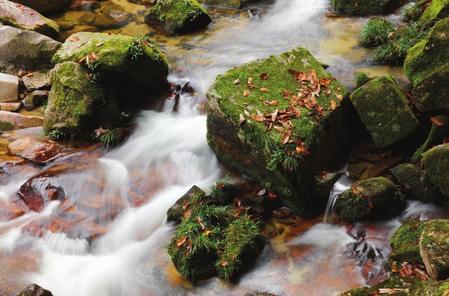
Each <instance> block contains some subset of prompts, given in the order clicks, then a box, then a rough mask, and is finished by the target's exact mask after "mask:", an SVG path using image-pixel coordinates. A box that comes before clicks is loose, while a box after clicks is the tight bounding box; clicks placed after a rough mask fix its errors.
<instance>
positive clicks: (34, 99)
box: [22, 90, 48, 111]
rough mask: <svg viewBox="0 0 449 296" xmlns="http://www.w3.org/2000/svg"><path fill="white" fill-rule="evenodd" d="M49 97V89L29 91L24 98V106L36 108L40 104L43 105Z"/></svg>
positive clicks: (27, 108)
mask: <svg viewBox="0 0 449 296" xmlns="http://www.w3.org/2000/svg"><path fill="white" fill-rule="evenodd" d="M47 99H48V91H46V90H35V91H33V92H31V93H29V94H28V95H27V96H26V97H25V99H23V100H22V104H23V107H24V108H25V109H26V110H28V111H31V110H34V109H36V108H37V107H39V106H42V105H43V104H44V103H45V102H46V101H47Z"/></svg>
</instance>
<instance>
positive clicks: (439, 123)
mask: <svg viewBox="0 0 449 296" xmlns="http://www.w3.org/2000/svg"><path fill="white" fill-rule="evenodd" d="M431 121H433V122H432V127H431V128H430V131H429V134H428V136H427V139H426V140H425V141H424V143H422V144H421V146H419V148H418V149H417V150H416V151H415V153H413V156H412V158H411V160H412V162H413V163H416V162H418V161H419V160H420V159H421V157H422V154H423V153H424V152H426V151H427V150H429V149H431V148H432V147H434V146H436V145H439V144H442V143H443V142H444V139H445V138H446V137H448V136H449V116H435V117H432V118H431Z"/></svg>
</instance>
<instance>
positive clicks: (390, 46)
mask: <svg viewBox="0 0 449 296" xmlns="http://www.w3.org/2000/svg"><path fill="white" fill-rule="evenodd" d="M426 33H427V32H426V30H423V29H421V28H420V27H419V26H418V25H417V24H416V23H412V24H408V25H406V26H403V27H400V28H398V29H397V30H396V31H395V32H394V33H392V34H391V38H389V39H388V42H386V43H385V44H383V45H381V46H380V47H378V48H377V49H376V51H375V52H374V57H373V60H374V62H375V63H377V64H387V65H402V63H403V62H404V60H405V57H406V56H407V50H409V49H410V48H411V47H412V46H414V45H415V44H417V43H418V42H419V41H420V40H422V39H423V38H424V37H425V35H426Z"/></svg>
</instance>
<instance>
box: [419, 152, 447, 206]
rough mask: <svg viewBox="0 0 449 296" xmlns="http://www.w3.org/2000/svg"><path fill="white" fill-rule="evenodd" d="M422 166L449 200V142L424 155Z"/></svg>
mask: <svg viewBox="0 0 449 296" xmlns="http://www.w3.org/2000/svg"><path fill="white" fill-rule="evenodd" d="M422 166H423V168H424V171H425V172H426V175H427V177H428V179H429V180H430V182H431V183H432V184H433V186H435V188H437V189H438V190H439V191H440V193H441V194H442V195H443V197H444V199H445V200H449V144H442V145H439V146H436V147H434V148H432V149H430V150H428V151H427V152H426V153H424V154H423V157H422Z"/></svg>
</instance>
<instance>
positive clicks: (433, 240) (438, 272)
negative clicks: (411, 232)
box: [419, 219, 449, 280]
mask: <svg viewBox="0 0 449 296" xmlns="http://www.w3.org/2000/svg"><path fill="white" fill-rule="evenodd" d="M419 249H420V254H421V258H422V260H423V262H424V265H425V266H426V270H427V273H428V274H429V275H430V276H431V277H432V278H434V279H440V280H444V279H446V278H448V277H449V220H443V219H437V220H431V221H429V222H426V224H425V225H424V230H423V232H422V234H421V239H420V241H419Z"/></svg>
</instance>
